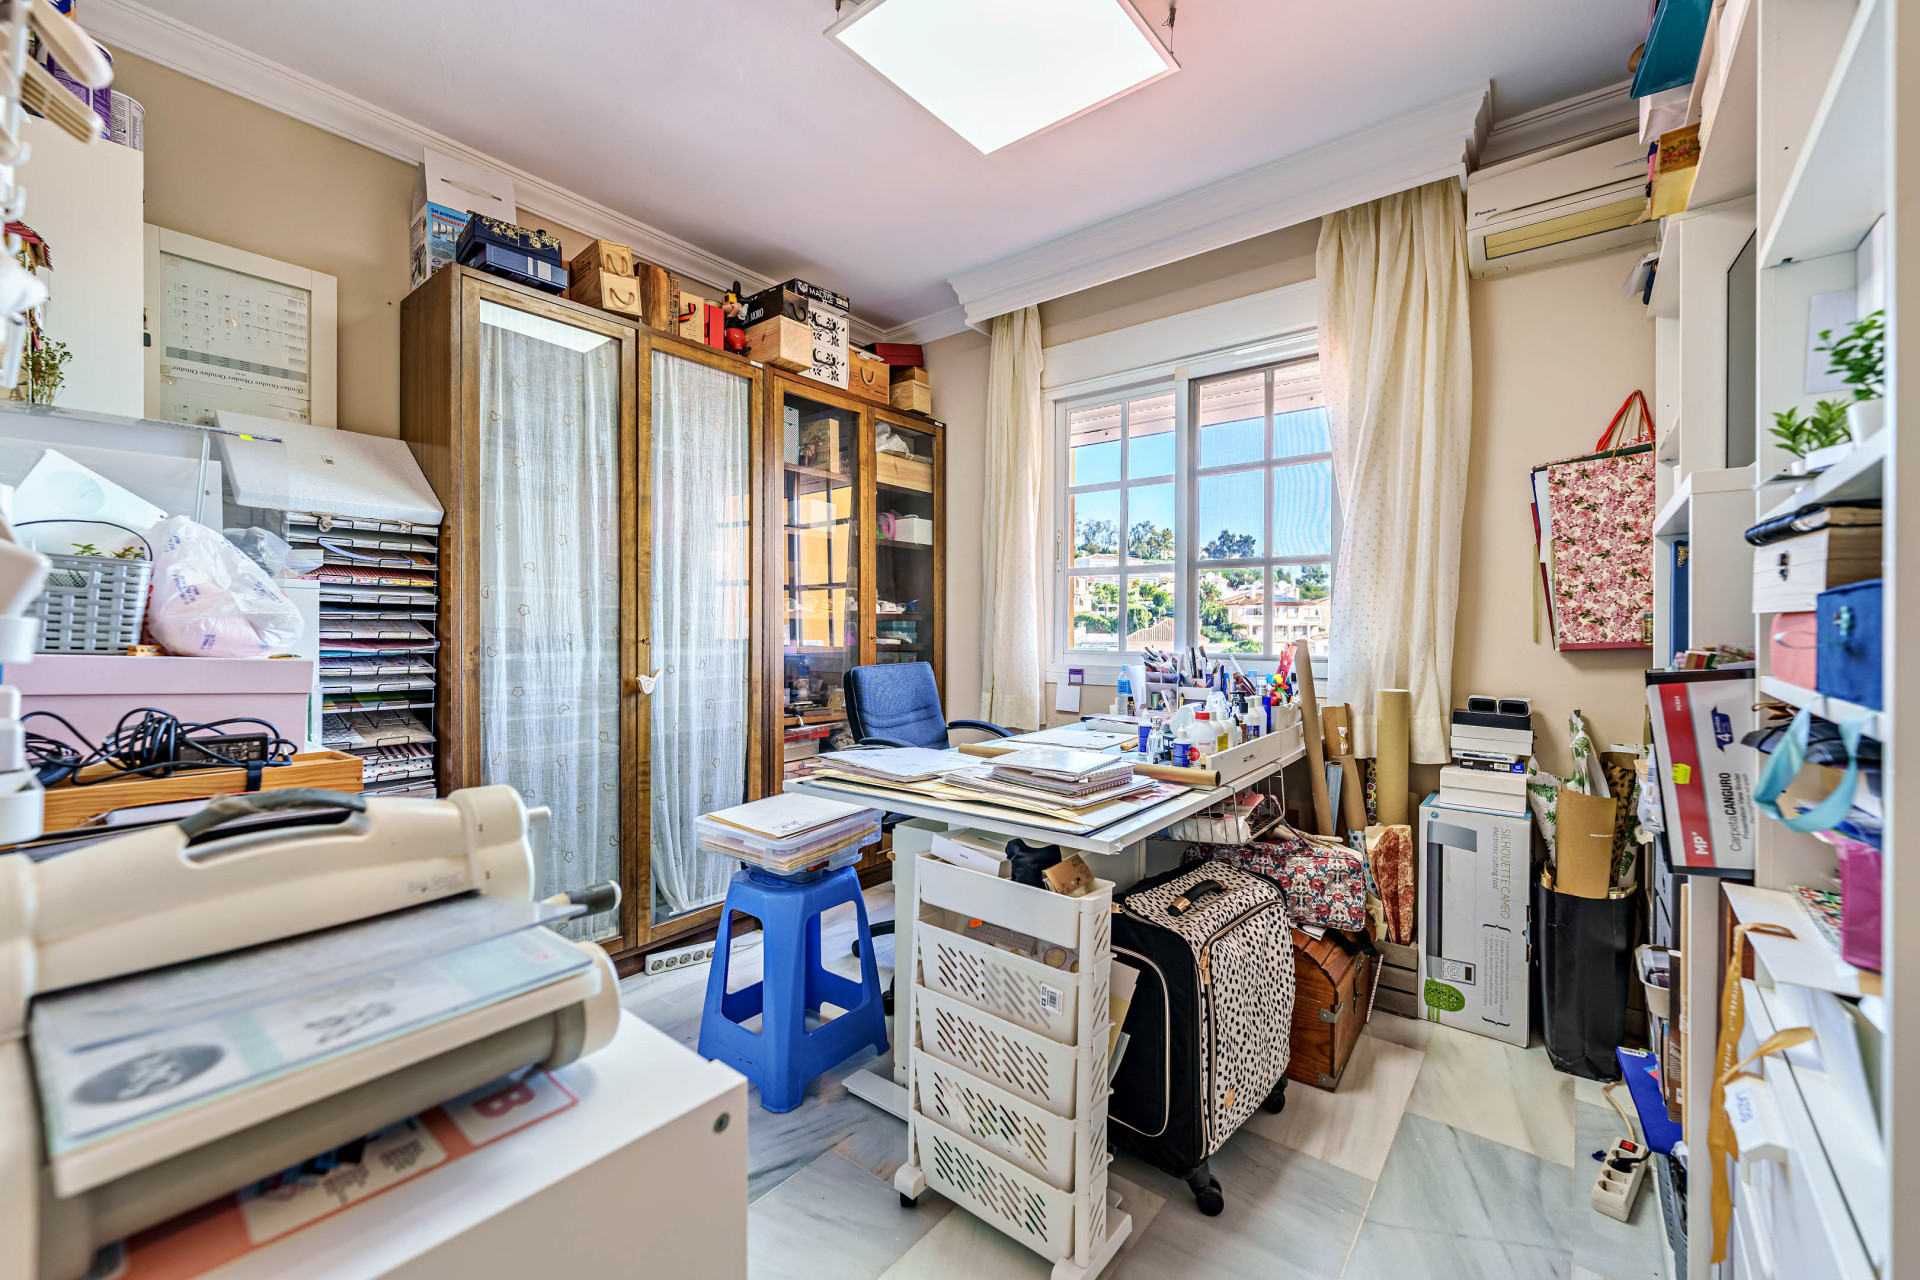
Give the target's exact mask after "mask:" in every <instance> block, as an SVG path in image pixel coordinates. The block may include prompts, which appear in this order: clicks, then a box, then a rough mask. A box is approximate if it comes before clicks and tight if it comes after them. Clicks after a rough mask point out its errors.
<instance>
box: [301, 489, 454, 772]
mask: <svg viewBox="0 0 1920 1280" xmlns="http://www.w3.org/2000/svg"><path fill="white" fill-rule="evenodd" d="M282 536H283V537H285V538H286V540H287V541H288V542H289V543H290V544H292V545H293V547H294V548H295V549H296V550H305V551H309V552H311V551H315V550H318V551H319V552H320V553H321V557H322V558H321V564H320V567H319V568H317V569H314V570H311V571H310V572H308V573H307V574H306V575H305V576H306V577H307V578H308V579H310V580H314V581H317V582H318V583H319V584H320V637H319V639H320V658H319V664H318V673H319V679H318V683H319V690H318V692H319V695H320V699H321V711H322V716H321V741H322V743H323V744H324V745H325V746H327V747H328V748H330V749H332V750H335V751H345V752H348V753H350V754H352V755H356V756H359V757H360V758H361V760H362V762H363V764H362V768H363V770H364V780H365V783H364V785H365V789H366V793H367V794H368V795H381V796H434V795H437V794H439V789H438V787H437V785H436V779H435V776H434V750H433V744H434V729H433V724H434V699H435V694H436V692H437V686H438V676H437V670H438V663H437V661H436V658H437V656H438V652H439V648H440V640H439V620H438V619H439V602H440V590H439V580H440V579H439V574H440V529H439V526H437V525H421V524H414V523H412V522H410V521H405V520H374V519H366V518H350V517H346V516H334V515H327V514H324V513H321V512H309V511H289V512H287V513H286V518H285V524H284V526H283V528H282Z"/></svg>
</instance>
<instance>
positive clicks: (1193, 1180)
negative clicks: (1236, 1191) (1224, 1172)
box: [1187, 1164, 1227, 1218]
mask: <svg viewBox="0 0 1920 1280" xmlns="http://www.w3.org/2000/svg"><path fill="white" fill-rule="evenodd" d="M1187 1186H1189V1187H1191V1188H1192V1189H1193V1203H1194V1207H1195V1208H1197V1209H1199V1210H1200V1212H1201V1213H1204V1214H1206V1215H1207V1216H1208V1217H1209V1218H1217V1217H1219V1216H1220V1211H1221V1210H1222V1209H1224V1208H1226V1207H1227V1198H1226V1197H1225V1196H1224V1195H1222V1194H1221V1192H1220V1179H1218V1178H1216V1177H1213V1176H1212V1175H1211V1174H1209V1173H1208V1172H1207V1166H1206V1165H1204V1164H1203V1165H1201V1166H1200V1167H1199V1168H1198V1169H1195V1170H1194V1171H1193V1172H1192V1173H1190V1174H1188V1175H1187Z"/></svg>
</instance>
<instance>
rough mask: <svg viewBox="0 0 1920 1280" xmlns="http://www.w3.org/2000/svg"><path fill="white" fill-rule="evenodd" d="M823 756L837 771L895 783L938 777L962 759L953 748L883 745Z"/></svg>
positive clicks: (901, 783) (958, 763)
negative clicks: (937, 749) (939, 748)
mask: <svg viewBox="0 0 1920 1280" xmlns="http://www.w3.org/2000/svg"><path fill="white" fill-rule="evenodd" d="M820 759H821V760H823V761H825V762H827V765H828V767H830V768H831V769H832V770H833V771H834V772H835V773H844V774H849V775H851V776H853V777H856V778H860V779H863V780H866V781H871V782H884V783H892V784H894V785H896V786H900V785H906V784H908V783H914V782H925V781H927V780H928V779H929V778H937V777H939V776H940V775H941V774H943V773H946V772H947V771H948V770H950V769H954V768H957V767H958V766H959V765H960V764H962V763H963V761H962V760H961V759H960V758H959V757H957V756H955V755H954V754H953V753H952V752H951V751H935V750H933V749H931V748H929V747H881V748H879V749H877V750H876V749H867V750H863V751H826V752H822V753H821V755H820Z"/></svg>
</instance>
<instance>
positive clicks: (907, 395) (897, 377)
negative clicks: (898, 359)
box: [887, 365, 933, 415]
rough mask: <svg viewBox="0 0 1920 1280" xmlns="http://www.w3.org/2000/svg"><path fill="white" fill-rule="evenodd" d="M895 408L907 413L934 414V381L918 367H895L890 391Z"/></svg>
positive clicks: (889, 394) (890, 397)
mask: <svg viewBox="0 0 1920 1280" xmlns="http://www.w3.org/2000/svg"><path fill="white" fill-rule="evenodd" d="M887 391H888V398H889V399H890V400H891V401H892V402H893V407H894V408H896V409H899V410H902V411H903V412H906V413H924V414H928V415H931V414H932V413H933V381H932V379H930V378H929V377H928V376H927V371H926V370H925V369H922V368H919V367H918V366H908V365H895V366H893V385H892V386H890V387H889V388H888V389H887Z"/></svg>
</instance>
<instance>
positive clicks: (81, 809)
mask: <svg viewBox="0 0 1920 1280" xmlns="http://www.w3.org/2000/svg"><path fill="white" fill-rule="evenodd" d="M294 787H315V788H318V789H319V790H321V791H349V792H357V791H359V790H360V757H359V756H352V755H348V754H346V753H345V752H344V751H307V752H303V753H301V754H300V755H296V756H295V757H294V758H293V763H292V764H290V765H282V766H280V767H279V768H272V769H266V770H263V771H262V772H261V774H260V789H261V790H262V791H286V790H289V789H291V788H294ZM246 789H247V771H246V770H245V769H192V770H188V771H187V772H185V773H176V774H174V775H173V776H172V777H171V778H128V779H126V780H124V781H121V782H96V783H94V784H93V785H91V786H85V787H76V786H74V785H73V784H72V783H71V782H63V783H60V784H59V785H57V786H52V787H48V788H47V808H46V814H47V816H46V829H47V830H48V831H67V830H70V829H71V828H74V827H77V826H80V825H82V824H84V823H87V822H91V821H93V820H94V819H95V818H98V817H100V816H101V815H102V814H106V813H111V812H112V811H113V810H115V809H126V808H130V807H133V806H135V805H143V804H166V803H169V802H172V801H178V800H206V799H211V798H212V797H214V796H230V795H238V794H240V793H241V792H243V791H245V790H246Z"/></svg>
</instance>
